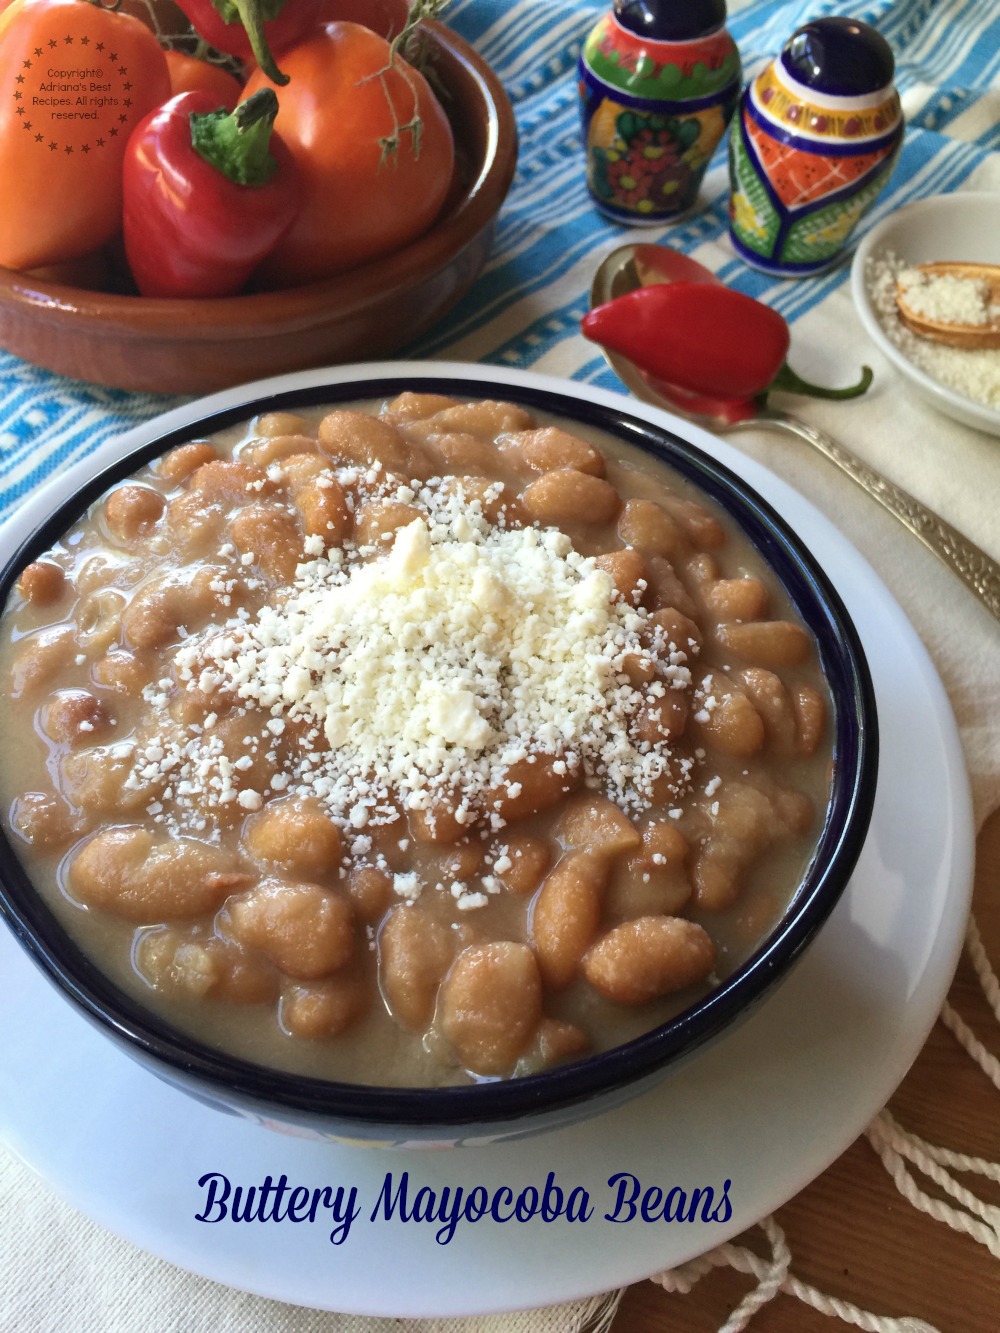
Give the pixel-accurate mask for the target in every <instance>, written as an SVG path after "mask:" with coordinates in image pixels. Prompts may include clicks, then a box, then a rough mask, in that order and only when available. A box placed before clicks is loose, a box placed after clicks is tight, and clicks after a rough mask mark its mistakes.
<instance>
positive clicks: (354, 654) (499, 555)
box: [175, 479, 691, 829]
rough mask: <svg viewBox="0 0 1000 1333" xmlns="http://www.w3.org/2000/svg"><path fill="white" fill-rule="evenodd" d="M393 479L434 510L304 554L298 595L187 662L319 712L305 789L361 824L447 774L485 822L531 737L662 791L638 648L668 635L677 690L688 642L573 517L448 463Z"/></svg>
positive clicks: (192, 671)
mask: <svg viewBox="0 0 1000 1333" xmlns="http://www.w3.org/2000/svg"><path fill="white" fill-rule="evenodd" d="M450 481H451V482H452V483H453V482H454V479H450ZM415 485H416V483H415ZM391 495H392V498H393V499H397V500H404V501H405V502H406V503H410V504H412V505H414V507H415V508H416V509H417V510H418V511H419V512H420V514H421V517H419V518H417V519H415V520H414V521H413V522H411V523H410V524H409V525H408V526H407V527H405V528H403V529H401V530H400V531H398V532H397V533H396V535H395V541H394V543H393V544H392V546H391V548H390V549H389V550H388V551H383V552H382V553H375V552H373V551H372V550H370V549H366V548H361V549H360V550H359V549H358V548H356V547H353V546H351V544H349V543H348V544H346V545H345V547H344V548H343V549H340V548H335V549H332V550H331V551H329V552H328V553H327V554H326V555H324V556H321V557H318V558H316V559H313V560H310V561H307V562H305V563H303V564H302V565H300V566H299V569H298V571H297V576H296V580H295V583H294V585H293V586H292V588H291V589H290V591H289V593H288V594H287V595H286V596H284V597H283V598H282V599H281V601H280V604H278V605H268V606H265V607H264V608H262V609H261V610H260V612H259V613H258V614H257V616H256V617H255V618H250V619H240V618H234V619H233V620H231V621H230V622H229V623H228V624H227V625H226V626H225V627H224V628H223V629H222V630H221V631H220V630H219V629H217V628H216V629H214V630H213V631H211V632H210V634H209V635H207V636H195V637H193V638H192V639H189V640H188V641H187V642H185V643H184V644H183V645H182V646H181V647H180V648H179V649H178V650H177V653H176V656H175V670H176V671H177V676H178V679H179V680H180V681H182V682H185V683H187V684H188V686H189V687H190V688H195V687H196V686H197V685H198V684H199V682H201V681H204V680H205V679H206V677H205V671H206V667H207V668H209V671H210V678H211V679H214V678H215V677H218V678H219V680H220V682H221V683H222V687H223V688H227V687H228V689H230V690H232V691H235V693H236V694H237V696H238V697H239V698H241V699H243V700H245V701H246V702H248V703H252V704H255V705H257V706H260V707H263V708H266V709H269V710H270V712H271V713H272V715H273V717H274V718H279V717H280V716H287V717H290V718H293V719H305V720H306V721H307V722H312V723H314V724H315V726H316V731H317V741H318V742H319V743H318V744H315V746H314V752H313V753H311V754H310V755H309V756H308V758H307V759H306V760H305V761H302V763H301V765H300V771H299V772H298V773H297V774H295V775H293V777H292V780H291V783H290V789H291V790H297V791H302V792H306V791H308V792H309V793H310V794H312V795H316V796H319V797H320V798H321V799H322V800H323V801H324V802H325V803H326V804H327V806H328V808H329V809H330V810H331V812H332V813H333V815H334V816H335V817H336V818H337V819H338V820H339V821H340V822H342V823H343V824H345V825H350V826H353V827H354V828H356V829H359V828H363V827H365V826H366V824H367V823H368V822H371V823H373V824H378V823H385V822H388V821H389V820H391V819H393V818H396V817H397V815H396V811H395V809H394V808H393V806H392V804H391V802H392V800H393V799H399V800H401V802H402V803H403V805H404V806H405V807H406V808H409V809H422V808H427V807H429V806H430V805H432V804H433V802H434V797H435V794H440V793H442V792H448V793H451V794H454V797H457V800H458V803H459V805H458V814H457V817H458V819H459V820H460V822H465V823H468V824H471V823H473V822H474V821H475V820H476V819H477V817H479V816H480V815H482V814H484V813H487V812H486V811H485V798H486V793H487V792H488V791H489V790H490V789H491V788H494V787H496V785H497V784H498V783H500V782H502V781H503V780H504V779H505V777H506V773H507V770H508V769H509V767H510V766H511V765H512V764H514V763H516V762H517V761H519V760H523V759H525V758H527V757H528V756H529V755H530V754H547V755H555V756H559V757H560V759H561V760H563V761H565V763H566V764H567V765H568V766H569V767H570V768H579V767H581V766H582V767H583V769H584V771H585V772H586V774H587V775H588V776H591V777H597V778H599V779H600V781H601V783H602V784H603V785H604V786H605V788H606V789H607V790H608V792H609V794H610V795H611V796H612V797H613V798H614V799H616V800H617V801H619V803H620V804H622V805H623V806H624V807H625V808H632V809H638V808H640V807H641V806H643V805H645V804H648V803H649V793H650V786H651V784H652V782H653V781H654V780H655V779H657V778H658V777H660V776H661V775H662V774H663V773H664V772H665V771H666V769H667V764H668V759H669V755H668V754H667V752H666V747H665V746H662V745H660V746H651V745H649V744H648V743H643V742H633V740H632V739H631V737H630V734H629V723H630V721H631V720H632V719H633V718H634V717H635V715H636V713H637V711H638V710H639V708H640V707H641V706H642V704H643V703H644V701H645V699H646V695H645V694H643V693H642V692H640V691H639V690H637V689H635V688H633V687H632V686H631V685H630V684H629V683H628V677H627V676H625V675H624V674H623V662H624V658H625V657H626V656H627V655H629V654H637V655H639V656H641V657H645V658H647V659H648V658H649V657H650V654H651V647H652V649H653V650H655V656H656V669H657V672H658V675H659V677H660V680H661V682H662V684H661V686H660V691H661V692H662V689H663V688H664V687H666V688H672V689H686V688H688V687H689V685H690V679H691V678H690V672H689V670H688V667H687V666H686V665H685V663H686V661H687V657H686V654H685V653H684V652H682V651H680V650H679V649H677V648H676V645H668V644H666V643H665V642H664V641H663V638H662V631H660V630H655V631H654V632H653V633H652V634H650V632H649V631H650V627H649V626H648V625H647V623H646V622H647V613H646V612H645V611H643V610H641V609H636V608H634V607H631V606H629V605H627V604H626V603H625V602H623V601H622V600H621V599H620V598H618V597H617V596H616V595H615V589H614V583H613V580H612V579H611V577H610V575H609V574H607V573H606V572H605V571H604V570H602V569H600V568H599V567H598V566H597V564H596V562H595V561H594V560H593V559H592V558H589V557H585V556H582V555H580V554H579V553H578V552H577V551H576V550H575V549H574V548H573V546H572V543H571V542H570V540H569V538H568V537H567V536H566V535H565V534H563V533H561V532H559V531H557V530H556V529H552V528H549V529H539V528H535V527H528V528H513V527H512V528H505V527H501V526H496V527H494V526H492V525H491V524H490V523H489V522H488V521H487V520H486V518H485V517H484V515H483V512H482V507H481V505H480V504H479V503H478V502H477V501H469V502H467V501H466V500H465V497H464V496H463V494H462V493H461V489H460V487H457V486H455V485H454V484H451V485H448V484H447V483H442V482H440V481H437V482H430V483H426V484H425V485H423V486H421V487H420V489H419V491H416V492H415V491H414V490H412V489H411V488H409V487H405V488H401V489H396V491H395V492H394V493H391ZM657 635H659V638H657ZM320 732H321V733H322V738H323V740H325V742H326V745H327V746H328V747H329V748H328V749H327V748H324V746H323V744H322V741H321V740H320ZM510 794H511V795H512V796H513V795H515V794H516V793H515V792H514V791H513V789H511V791H510ZM454 797H453V799H454Z"/></svg>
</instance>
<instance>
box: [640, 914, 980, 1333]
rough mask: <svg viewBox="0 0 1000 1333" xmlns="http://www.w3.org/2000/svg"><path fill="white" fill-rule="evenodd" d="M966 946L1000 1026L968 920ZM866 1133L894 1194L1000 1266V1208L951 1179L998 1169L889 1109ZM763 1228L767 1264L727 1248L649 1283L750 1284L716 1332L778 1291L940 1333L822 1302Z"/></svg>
mask: <svg viewBox="0 0 1000 1333" xmlns="http://www.w3.org/2000/svg"><path fill="white" fill-rule="evenodd" d="M965 947H966V951H967V953H968V955H969V958H970V960H971V962H972V966H973V969H974V970H975V973H976V977H977V979H978V981H979V984H980V986H981V987H982V991H983V994H984V995H985V996H986V1000H987V1003H988V1004H989V1006H990V1009H991V1010H992V1012H993V1016H994V1018H995V1019H996V1020H997V1022H998V1023H1000V981H998V979H997V975H996V972H995V971H994V969H993V967H992V966H991V964H990V961H989V959H988V958H987V956H986V950H985V949H984V947H983V942H982V939H981V937H980V934H979V928H978V926H977V925H976V922H975V919H974V918H973V917H970V918H969V924H968V927H967V930H966V937H965ZM941 1021H942V1022H943V1023H944V1025H945V1027H947V1029H948V1030H949V1032H951V1033H952V1035H953V1036H954V1037H955V1040H956V1041H957V1042H958V1043H959V1045H960V1046H961V1047H962V1048H963V1050H964V1051H965V1052H966V1053H967V1054H968V1055H969V1057H970V1058H971V1059H972V1060H974V1061H975V1062H976V1064H977V1065H978V1066H979V1068H980V1069H981V1070H982V1071H983V1073H984V1074H985V1075H986V1077H987V1078H988V1079H989V1080H990V1082H991V1083H992V1084H993V1086H994V1087H995V1088H996V1089H997V1091H1000V1060H998V1059H997V1057H996V1056H995V1055H993V1054H992V1052H991V1051H989V1050H988V1049H987V1048H986V1046H984V1044H983V1043H982V1042H981V1041H980V1039H979V1038H978V1037H977V1036H976V1035H975V1034H974V1033H973V1031H972V1030H971V1028H970V1027H969V1025H968V1024H967V1023H966V1022H965V1020H964V1019H963V1018H962V1017H961V1016H960V1015H959V1014H958V1013H957V1012H956V1011H955V1010H954V1009H953V1008H952V1006H951V1004H950V1003H949V1002H947V1001H946V1002H945V1004H944V1007H943V1009H942V1011H941ZM865 1134H866V1137H867V1139H868V1141H869V1143H870V1144H871V1146H872V1147H873V1148H874V1150H875V1152H876V1153H877V1154H878V1156H879V1158H880V1159H881V1161H882V1163H883V1165H884V1166H885V1169H886V1171H888V1173H889V1175H890V1177H891V1178H892V1181H893V1183H894V1184H895V1186H896V1188H897V1189H898V1190H899V1192H900V1194H902V1195H903V1197H904V1198H905V1199H907V1200H908V1202H909V1203H911V1204H912V1205H913V1207H914V1208H919V1209H920V1210H921V1212H924V1213H926V1214H927V1215H928V1216H929V1217H933V1218H934V1219H935V1221H938V1222H944V1223H945V1224H946V1225H947V1226H949V1227H951V1228H952V1229H953V1230H954V1231H959V1232H963V1233H964V1234H965V1235H967V1236H971V1237H972V1239H973V1240H976V1241H978V1242H979V1243H980V1244H981V1245H985V1246H986V1248H987V1249H988V1250H989V1251H990V1253H991V1254H993V1255H994V1256H995V1257H996V1258H998V1259H1000V1207H997V1206H996V1205H994V1204H989V1203H986V1202H985V1201H984V1200H983V1199H980V1198H979V1197H978V1196H977V1195H976V1194H974V1193H973V1192H972V1190H970V1189H969V1188H968V1187H967V1186H965V1185H963V1184H962V1183H961V1181H959V1180H956V1178H955V1176H954V1175H953V1174H952V1173H953V1172H959V1173H962V1174H964V1175H972V1176H980V1177H982V1178H983V1179H985V1180H990V1181H994V1182H996V1183H997V1184H1000V1162H990V1161H987V1160H986V1159H985V1158H982V1157H970V1156H968V1155H966V1154H964V1153H957V1152H952V1151H951V1150H950V1149H948V1148H940V1147H938V1146H937V1145H935V1144H933V1143H928V1142H927V1141H926V1140H924V1139H921V1138H918V1136H917V1135H916V1134H911V1133H909V1131H908V1130H906V1129H904V1128H903V1127H902V1125H900V1124H899V1123H898V1121H896V1120H895V1119H894V1117H893V1116H892V1115H891V1114H890V1112H889V1111H886V1110H883V1111H881V1112H880V1113H879V1114H878V1115H877V1116H876V1117H875V1119H874V1120H873V1121H872V1123H871V1124H870V1125H869V1126H868V1128H867V1130H866V1131H865ZM911 1168H912V1169H911ZM914 1171H917V1172H920V1173H921V1174H922V1175H923V1176H924V1177H925V1178H926V1179H927V1180H928V1181H929V1182H932V1183H933V1184H934V1185H935V1186H937V1188H938V1189H939V1190H940V1191H941V1192H942V1193H943V1194H944V1195H946V1196H947V1199H950V1200H952V1201H953V1202H947V1201H946V1199H939V1198H932V1197H931V1196H930V1195H928V1194H927V1193H925V1191H924V1190H923V1189H922V1188H921V1187H920V1185H919V1184H918V1182H917V1180H916V1178H915V1176H914ZM760 1226H761V1228H762V1229H763V1231H764V1234H765V1235H766V1236H767V1239H768V1241H769V1242H770V1245H771V1254H770V1257H769V1258H761V1256H760V1255H758V1254H755V1253H754V1251H753V1250H750V1249H747V1248H746V1247H744V1246H739V1245H733V1244H731V1243H730V1244H726V1245H720V1246H718V1247H717V1248H716V1249H714V1250H712V1251H710V1253H708V1254H703V1255H701V1256H700V1257H699V1258H697V1259H693V1260H691V1262H690V1263H687V1264H682V1265H680V1267H678V1268H673V1269H668V1270H667V1271H665V1272H662V1273H657V1274H656V1275H655V1276H654V1277H653V1279H652V1280H653V1281H654V1282H657V1283H659V1285H660V1286H661V1287H663V1288H664V1289H665V1290H666V1291H676V1292H678V1293H680V1294H684V1295H686V1294H687V1293H688V1292H689V1291H690V1290H691V1288H692V1287H693V1286H694V1285H695V1283H696V1282H698V1281H699V1280H700V1279H701V1278H703V1277H704V1276H705V1274H706V1273H709V1272H711V1270H712V1269H713V1268H719V1267H724V1266H727V1265H728V1266H729V1267H730V1268H734V1269H736V1271H737V1272H740V1273H746V1274H748V1275H750V1276H751V1277H753V1278H755V1279H756V1281H757V1286H756V1287H755V1288H754V1290H753V1291H751V1292H749V1293H748V1295H746V1296H745V1297H744V1298H743V1300H742V1301H741V1302H740V1304H739V1305H738V1306H737V1307H736V1309H735V1310H734V1311H733V1312H732V1314H731V1315H730V1316H729V1318H728V1319H727V1320H726V1322H725V1323H724V1324H723V1325H721V1327H720V1328H719V1330H718V1333H743V1330H744V1329H745V1328H746V1327H747V1326H748V1324H749V1323H750V1320H751V1319H752V1318H753V1316H754V1315H755V1314H756V1312H757V1311H758V1310H759V1309H761V1307H762V1306H764V1305H766V1304H767V1303H768V1301H770V1300H773V1298H774V1297H775V1296H776V1295H777V1294H778V1293H779V1292H784V1293H785V1294H786V1295H789V1296H794V1297H796V1298H797V1299H798V1300H800V1301H803V1302H804V1303H805V1304H806V1305H809V1306H811V1307H812V1308H813V1309H814V1310H818V1311H819V1312H820V1313H821V1314H825V1315H830V1316H832V1317H833V1318H836V1319H840V1320H841V1321H842V1322H843V1323H845V1324H853V1325H854V1326H855V1327H856V1328H861V1329H864V1330H866V1333H940V1330H938V1329H936V1328H935V1327H934V1326H933V1325H932V1324H928V1323H925V1322H924V1320H922V1319H916V1318H913V1317H909V1316H904V1317H902V1318H890V1317H888V1316H885V1315H876V1314H872V1313H871V1312H870V1311H868V1310H862V1309H860V1308H859V1307H858V1306H856V1305H852V1304H851V1303H850V1302H849V1301H842V1300H838V1299H837V1298H836V1297H833V1296H827V1295H825V1294H824V1293H823V1292H821V1291H818V1290H817V1289H816V1288H815V1287H811V1286H809V1285H808V1284H807V1283H805V1282H801V1281H799V1279H798V1278H796V1277H794V1276H793V1275H792V1273H791V1272H790V1267H791V1259H792V1257H791V1254H790V1252H789V1249H788V1244H787V1242H786V1240H785V1234H784V1232H783V1231H782V1230H781V1227H780V1226H779V1225H778V1223H777V1222H776V1221H775V1220H774V1218H773V1217H765V1218H764V1220H763V1221H762V1222H761V1223H760Z"/></svg>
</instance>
